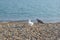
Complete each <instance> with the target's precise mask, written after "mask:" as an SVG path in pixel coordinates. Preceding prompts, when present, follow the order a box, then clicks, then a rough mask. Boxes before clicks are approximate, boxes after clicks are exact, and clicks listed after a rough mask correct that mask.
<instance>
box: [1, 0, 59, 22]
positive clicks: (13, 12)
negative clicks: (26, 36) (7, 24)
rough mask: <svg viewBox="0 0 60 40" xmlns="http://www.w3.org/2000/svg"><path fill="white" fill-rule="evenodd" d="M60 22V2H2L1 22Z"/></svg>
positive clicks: (13, 0)
mask: <svg viewBox="0 0 60 40" xmlns="http://www.w3.org/2000/svg"><path fill="white" fill-rule="evenodd" d="M36 18H39V19H40V20H42V21H44V22H60V0H0V21H6V20H8V21H9V20H13V21H16V20H27V19H32V20H35V19H36Z"/></svg>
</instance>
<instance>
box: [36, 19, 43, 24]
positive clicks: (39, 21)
mask: <svg viewBox="0 0 60 40" xmlns="http://www.w3.org/2000/svg"><path fill="white" fill-rule="evenodd" d="M36 20H37V22H38V23H42V24H44V22H43V21H41V20H39V19H36Z"/></svg>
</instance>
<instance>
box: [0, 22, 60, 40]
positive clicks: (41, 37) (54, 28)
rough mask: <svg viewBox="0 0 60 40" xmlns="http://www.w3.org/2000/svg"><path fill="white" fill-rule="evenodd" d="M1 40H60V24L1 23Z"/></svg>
mask: <svg viewBox="0 0 60 40" xmlns="http://www.w3.org/2000/svg"><path fill="white" fill-rule="evenodd" d="M0 40H60V23H45V24H37V23H35V24H34V25H33V26H29V25H28V24H27V23H23V22H9V23H0Z"/></svg>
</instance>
